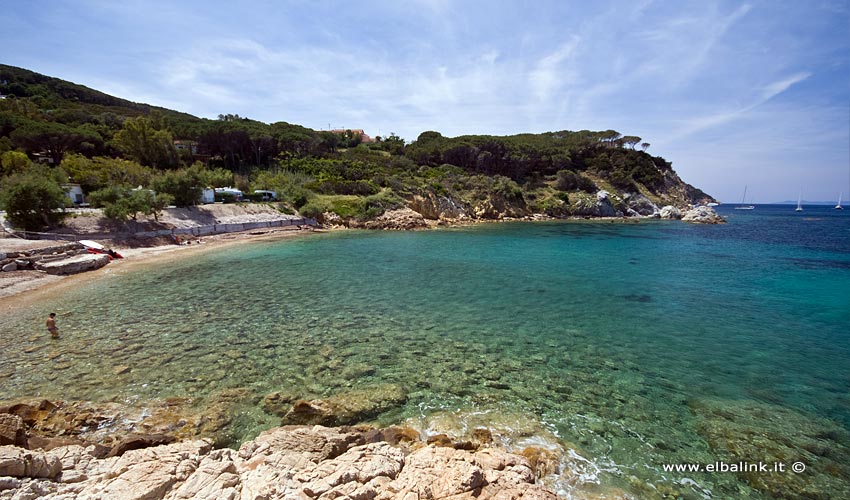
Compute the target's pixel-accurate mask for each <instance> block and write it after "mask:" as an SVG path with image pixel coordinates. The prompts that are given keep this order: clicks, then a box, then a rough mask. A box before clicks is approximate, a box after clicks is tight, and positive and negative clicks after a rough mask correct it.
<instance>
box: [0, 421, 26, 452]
mask: <svg viewBox="0 0 850 500" xmlns="http://www.w3.org/2000/svg"><path fill="white" fill-rule="evenodd" d="M26 441H27V435H26V428H25V427H24V421H23V420H22V419H21V417H19V416H17V415H9V414H8V413H0V446H3V445H8V444H13V445H16V446H25V445H26Z"/></svg>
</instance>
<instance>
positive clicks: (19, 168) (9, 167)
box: [0, 151, 32, 175]
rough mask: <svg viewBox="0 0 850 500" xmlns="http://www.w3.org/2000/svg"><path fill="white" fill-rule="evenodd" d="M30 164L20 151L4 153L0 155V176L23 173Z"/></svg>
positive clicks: (28, 159) (27, 157)
mask: <svg viewBox="0 0 850 500" xmlns="http://www.w3.org/2000/svg"><path fill="white" fill-rule="evenodd" d="M31 164H32V162H31V161H30V158H29V156H27V155H26V154H25V153H21V152H20V151H6V152H5V153H3V154H2V155H0V175H5V174H13V173H15V172H23V171H24V170H26V169H27V167H29V166H30V165H31Z"/></svg>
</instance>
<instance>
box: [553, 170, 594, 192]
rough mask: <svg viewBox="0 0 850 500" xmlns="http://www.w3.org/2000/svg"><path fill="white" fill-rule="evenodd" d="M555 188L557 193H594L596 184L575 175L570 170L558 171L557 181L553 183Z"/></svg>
mask: <svg viewBox="0 0 850 500" xmlns="http://www.w3.org/2000/svg"><path fill="white" fill-rule="evenodd" d="M555 187H556V188H557V189H558V190H559V191H576V190H579V191H584V192H587V193H593V192H595V191H596V184H594V183H593V181H591V180H590V179H588V178H587V177H585V176H583V175H581V174H577V173H575V172H573V171H571V170H559V171H558V180H557V181H556V182H555Z"/></svg>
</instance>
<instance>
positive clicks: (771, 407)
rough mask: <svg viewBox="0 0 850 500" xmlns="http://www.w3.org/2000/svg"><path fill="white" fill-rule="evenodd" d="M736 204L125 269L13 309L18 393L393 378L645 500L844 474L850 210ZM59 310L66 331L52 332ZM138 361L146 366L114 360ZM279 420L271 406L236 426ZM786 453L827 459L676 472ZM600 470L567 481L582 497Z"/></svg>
mask: <svg viewBox="0 0 850 500" xmlns="http://www.w3.org/2000/svg"><path fill="white" fill-rule="evenodd" d="M720 211H721V213H723V214H724V215H727V216H728V217H729V224H726V225H721V226H698V225H688V224H683V223H678V222H664V221H648V222H647V221H643V222H641V223H639V224H621V223H610V222H570V223H564V222H547V223H502V224H488V225H481V226H476V227H470V228H456V229H448V230H440V231H428V232H356V231H352V232H344V233H334V234H327V235H316V236H313V237H310V238H305V239H301V240H297V241H283V242H274V243H271V242H267V243H257V244H252V245H243V246H240V247H239V248H228V249H224V250H222V251H216V252H209V253H207V254H204V255H202V256H200V257H196V258H192V259H191V260H183V261H179V262H174V263H170V264H168V265H167V266H165V267H163V268H160V269H151V268H147V269H145V270H144V271H142V272H131V273H121V272H115V273H111V274H110V276H109V277H108V278H106V279H103V280H99V281H97V282H94V283H91V284H87V285H85V286H83V287H81V288H79V289H78V290H75V291H74V292H70V293H68V294H67V295H66V296H64V297H62V298H61V299H57V300H56V301H55V302H52V303H48V304H41V305H39V306H37V307H32V308H30V309H27V310H24V311H20V312H17V313H16V314H15V315H14V316H12V317H7V318H0V319H2V324H0V349H2V352H3V353H4V354H3V357H4V359H3V363H2V367H0V371H2V372H3V373H2V375H3V377H2V379H0V390H2V392H3V393H5V394H7V395H8V397H12V396H19V395H20V396H33V395H41V396H45V397H56V398H61V399H89V400H95V401H107V400H108V401H122V400H123V401H142V402H144V401H146V400H152V399H156V398H163V397H167V396H194V397H197V396H204V395H206V394H210V393H212V392H214V391H216V390H220V389H222V388H229V387H247V388H249V389H250V390H251V391H252V392H253V393H255V394H257V395H259V396H262V395H264V394H267V393H270V392H273V391H286V392H288V393H291V394H295V395H297V396H299V397H302V398H318V397H327V396H330V395H334V394H338V393H341V392H345V391H347V390H351V389H356V388H361V387H363V388H369V387H373V386H375V385H377V384H383V383H392V384H398V385H400V386H401V387H402V388H403V389H404V390H405V392H406V393H407V394H408V400H407V402H406V403H405V404H403V405H401V406H399V407H397V408H394V409H392V410H390V411H389V412H387V413H385V414H383V415H381V416H380V417H379V422H381V423H385V424H388V423H396V422H402V421H408V423H410V422H425V423H423V424H422V425H423V426H427V425H428V424H427V421H428V418H429V416H431V415H434V416H437V415H440V414H445V413H447V412H448V413H449V414H452V413H457V414H458V415H459V416H457V417H456V420H457V422H461V423H460V424H458V425H462V423H463V422H464V421H465V419H467V420H468V419H470V418H472V417H470V415H477V417H475V421H476V422H478V423H480V420H481V417H480V415H482V414H483V415H488V416H489V417H487V418H490V419H492V420H493V422H494V425H496V424H495V422H497V421H498V422H501V424H504V425H506V426H509V427H510V426H513V427H522V426H523V425H526V424H527V425H526V427H528V428H533V429H541V430H543V431H545V432H548V433H549V434H551V435H553V436H557V437H558V439H559V440H560V443H561V444H562V445H564V446H566V447H569V448H573V449H575V450H577V452H578V453H579V454H580V455H581V456H582V457H585V458H587V459H589V460H590V461H591V464H592V466H591V467H590V468H589V469H588V468H587V467H585V468H584V469H582V470H583V471H584V472H588V470H589V478H586V480H587V481H590V482H593V481H600V482H601V483H602V484H603V485H613V486H616V487H620V488H623V489H625V490H627V491H632V492H634V493H636V494H638V495H639V496H641V497H643V498H651V497H653V496H657V497H659V498H660V495H661V494H662V493H663V492H665V491H668V490H669V491H670V492H672V493H671V494H673V495H679V496H681V497H682V498H705V497H709V498H732V497H735V498H771V497H777V498H780V496H778V495H779V493H778V492H783V491H784V492H785V493H784V494H785V495H786V496H787V497H788V498H793V497H795V496H796V495H798V494H801V493H800V492H803V493H805V492H807V491H808V492H812V491H833V492H834V491H837V490H836V488H838V489H839V490H840V488H841V487H843V486H846V485H847V481H848V477H850V453H848V449H850V448H848V447H850V440H848V438H847V436H848V434H847V431H848V429H850V401H849V400H848V394H850V331H848V330H850V326H848V325H850V299H848V292H850V213H848V214H844V213H841V212H835V211H832V210H831V209H828V208H826V207H824V208H810V209H807V210H806V212H804V214H797V213H794V212H793V207H776V206H774V207H771V206H759V207H758V208H757V209H756V210H753V211H749V212H741V211H734V210H732V209H731V207H730V208H728V209H727V208H726V207H720ZM845 212H847V211H845ZM119 269H120V268H119ZM49 310H56V311H57V312H59V316H60V322H59V323H60V328H61V329H62V333H63V337H62V339H61V340H60V341H55V342H52V343H51V341H50V340H49V339H47V338H46V333H44V332H42V331H41V330H43V327H42V324H43V317H44V316H45V315H46V312H48V311H49ZM118 365H127V366H130V367H132V370H131V371H130V372H129V373H125V374H122V375H114V373H113V370H114V367H115V366H118ZM464 415H465V416H464ZM510 419H513V422H512V423H511V422H509V423H505V422H506V420H510ZM485 420H486V419H485ZM518 420H527V421H528V422H535V424H534V425H532V424H528V422H524V423H519V422H517V421H518ZM276 423H277V419H276V418H274V417H271V416H270V415H266V414H264V413H263V412H262V411H261V410H260V409H259V408H257V409H256V411H255V412H252V413H250V414H248V415H247V416H245V417H244V418H243V421H241V422H240V423H239V425H240V428H239V432H240V433H241V435H242V436H243V437H245V438H247V437H250V436H251V435H253V434H255V433H256V432H257V431H258V430H259V429H261V428H263V427H270V426H273V425H276ZM530 433H532V431H529V432H526V434H530ZM520 434H522V432H520ZM523 438H524V439H526V440H528V439H531V438H533V437H531V436H524V437H523ZM813 443H814V444H813ZM817 446H822V447H828V448H829V449H830V450H832V451H830V452H829V453H825V452H824V453H821V452H820V451H822V450H820V448H817ZM813 450H814V451H813ZM769 457H773V458H781V459H782V460H786V459H787V460H788V461H789V464H790V462H793V461H796V460H797V459H799V460H802V461H805V462H807V463H810V472H809V473H806V474H804V475H800V476H795V477H791V476H790V475H789V476H787V477H785V476H783V477H779V478H778V479H777V478H776V477H772V478H771V479H770V480H769V481H767V482H768V483H769V484H767V485H764V484H762V483H763V481H761V480H760V479H759V478H755V479H754V478H752V477H744V476H741V475H734V474H725V475H722V474H715V475H711V474H701V473H669V472H664V471H662V470H661V467H662V464H667V463H681V462H699V463H712V462H714V461H717V460H748V461H758V460H767V459H768V458H769ZM568 465H569V464H567V463H566V461H565V465H564V466H565V467H567V466H568ZM786 483H787V484H786ZM836 485H838V486H836ZM591 486H592V485H590V486H588V485H587V484H585V485H582V484H575V482H572V483H570V482H566V483H563V484H562V483H557V484H556V487H558V488H559V489H560V490H561V491H562V493H564V494H565V495H569V493H570V492H571V491H573V490H574V489H576V488H578V489H581V488H583V487H591ZM807 488H808V489H807ZM789 492H790V493H789Z"/></svg>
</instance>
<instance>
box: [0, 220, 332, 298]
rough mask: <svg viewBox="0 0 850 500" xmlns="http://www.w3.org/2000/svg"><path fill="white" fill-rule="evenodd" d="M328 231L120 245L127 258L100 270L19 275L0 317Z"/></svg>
mask: <svg viewBox="0 0 850 500" xmlns="http://www.w3.org/2000/svg"><path fill="white" fill-rule="evenodd" d="M327 231H328V230H314V229H309V230H300V229H297V228H295V227H292V228H289V227H288V228H285V229H284V228H280V229H270V230H268V231H265V232H263V233H262V234H257V231H242V232H235V233H223V234H217V235H210V236H205V237H203V239H202V241H203V243H200V244H189V245H175V244H165V245H154V246H137V247H127V246H118V245H116V246H115V247H113V249H114V250H117V251H118V252H119V253H121V255H122V256H123V257H124V258H123V259H116V260H113V261H111V262H110V263H109V264H108V265H106V266H104V267H102V268H100V269H95V270H92V271H86V272H82V273H78V274H71V275H49V274H46V273H43V272H41V271H16V273H26V274H18V275H17V277H16V278H17V279H16V280H15V281H16V283H14V284H12V285H11V286H5V287H0V300H1V301H2V302H0V314H4V313H9V312H12V311H13V310H15V309H19V308H20V307H26V306H29V305H32V304H33V303H35V302H38V301H40V300H43V299H45V298H48V297H50V296H51V295H54V294H55V293H59V292H61V291H63V290H65V289H67V287H69V286H72V285H75V284H80V283H86V282H90V281H93V280H98V279H102V278H103V277H104V276H106V275H108V274H111V273H115V272H125V271H129V270H131V269H137V268H139V267H144V266H149V265H151V264H155V263H160V262H169V261H172V260H176V259H181V258H188V257H190V256H192V255H199V254H201V253H203V252H206V251H211V250H216V249H221V248H226V247H228V246H233V245H239V244H245V243H249V242H258V241H278V240H283V239H289V238H296V237H303V236H308V235H311V234H314V233H319V232H327ZM32 241H45V240H32ZM0 243H2V240H0ZM0 277H2V275H0Z"/></svg>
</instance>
